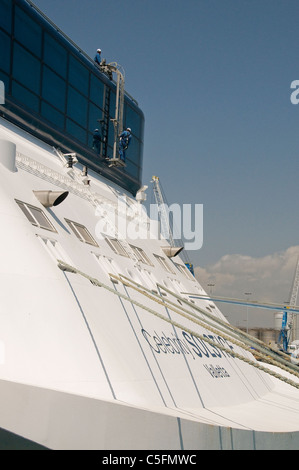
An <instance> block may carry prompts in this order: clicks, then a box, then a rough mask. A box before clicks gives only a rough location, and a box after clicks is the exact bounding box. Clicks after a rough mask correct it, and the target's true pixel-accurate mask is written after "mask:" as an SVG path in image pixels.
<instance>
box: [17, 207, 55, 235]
mask: <svg viewBox="0 0 299 470" xmlns="http://www.w3.org/2000/svg"><path fill="white" fill-rule="evenodd" d="M16 203H17V204H18V206H19V207H20V209H21V210H22V211H23V213H24V214H25V215H26V217H27V219H28V220H29V222H30V223H31V224H32V225H35V226H36V227H39V228H44V229H46V230H50V231H51V232H56V230H55V228H54V226H53V225H52V224H51V222H50V220H49V219H48V217H47V216H46V215H45V214H44V212H43V211H42V210H41V209H39V208H38V207H34V206H31V205H30V204H27V203H25V202H22V201H17V200H16Z"/></svg>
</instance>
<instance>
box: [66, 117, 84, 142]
mask: <svg viewBox="0 0 299 470" xmlns="http://www.w3.org/2000/svg"><path fill="white" fill-rule="evenodd" d="M66 130H67V132H68V133H69V134H71V135H72V136H74V137H76V139H78V140H80V141H81V142H83V143H86V131H85V130H84V129H82V127H80V126H78V125H77V124H75V123H74V122H73V121H71V120H70V119H67V120H66Z"/></svg>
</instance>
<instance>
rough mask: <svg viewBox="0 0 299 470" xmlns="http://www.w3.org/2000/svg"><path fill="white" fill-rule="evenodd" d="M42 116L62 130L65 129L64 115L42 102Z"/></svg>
mask: <svg viewBox="0 0 299 470" xmlns="http://www.w3.org/2000/svg"><path fill="white" fill-rule="evenodd" d="M42 115H43V116H44V117H45V118H46V119H47V120H48V121H50V122H52V123H53V124H55V125H56V126H57V127H60V129H64V115H63V114H61V113H60V112H59V111H57V110H56V109H54V108H52V106H50V105H48V103H44V102H42Z"/></svg>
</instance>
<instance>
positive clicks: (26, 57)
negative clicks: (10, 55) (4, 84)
mask: <svg viewBox="0 0 299 470" xmlns="http://www.w3.org/2000/svg"><path fill="white" fill-rule="evenodd" d="M13 75H14V78H15V79H16V80H18V81H19V82H21V83H22V84H23V85H25V86H26V87H27V88H30V90H32V91H34V92H35V93H37V94H39V86H40V62H39V60H37V59H36V58H35V57H33V56H32V55H31V54H29V52H27V51H25V49H23V47H21V46H19V45H18V44H15V46H14V60H13Z"/></svg>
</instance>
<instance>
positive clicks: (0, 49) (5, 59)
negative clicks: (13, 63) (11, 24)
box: [0, 31, 10, 73]
mask: <svg viewBox="0 0 299 470" xmlns="http://www.w3.org/2000/svg"><path fill="white" fill-rule="evenodd" d="M0 68H1V69H2V70H4V72H7V73H10V37H9V36H7V34H5V33H3V32H2V31H0Z"/></svg>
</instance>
